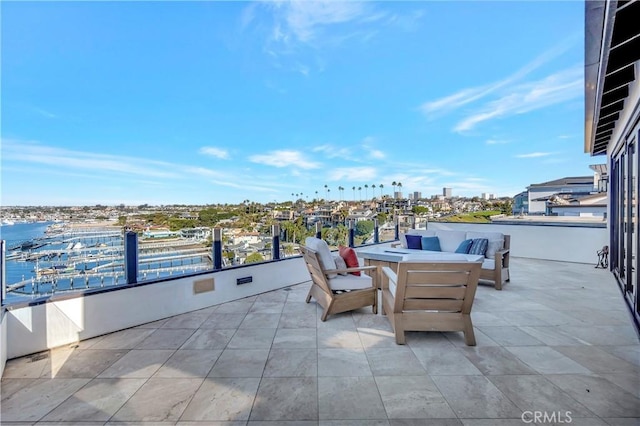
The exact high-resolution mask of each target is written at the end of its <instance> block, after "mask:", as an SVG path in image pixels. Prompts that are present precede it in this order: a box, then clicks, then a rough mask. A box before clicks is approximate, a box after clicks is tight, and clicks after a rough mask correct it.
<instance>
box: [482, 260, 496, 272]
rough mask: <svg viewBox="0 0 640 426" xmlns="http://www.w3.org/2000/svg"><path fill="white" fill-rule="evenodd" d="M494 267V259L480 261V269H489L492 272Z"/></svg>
mask: <svg viewBox="0 0 640 426" xmlns="http://www.w3.org/2000/svg"><path fill="white" fill-rule="evenodd" d="M495 267H496V260H495V259H485V260H483V261H482V269H491V270H493V268H495Z"/></svg>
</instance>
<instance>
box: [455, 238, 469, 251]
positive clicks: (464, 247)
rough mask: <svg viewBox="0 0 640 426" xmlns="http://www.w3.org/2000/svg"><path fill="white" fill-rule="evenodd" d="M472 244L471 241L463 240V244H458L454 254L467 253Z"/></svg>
mask: <svg viewBox="0 0 640 426" xmlns="http://www.w3.org/2000/svg"><path fill="white" fill-rule="evenodd" d="M472 242H473V240H464V241H463V242H461V243H460V245H459V246H458V248H457V249H456V251H455V252H456V253H464V254H467V253H469V249H470V248H471V243H472Z"/></svg>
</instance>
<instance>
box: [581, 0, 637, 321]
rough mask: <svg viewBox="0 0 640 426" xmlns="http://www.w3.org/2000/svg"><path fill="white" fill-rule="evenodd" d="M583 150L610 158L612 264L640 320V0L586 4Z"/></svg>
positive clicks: (609, 213) (607, 167) (608, 168)
mask: <svg viewBox="0 0 640 426" xmlns="http://www.w3.org/2000/svg"><path fill="white" fill-rule="evenodd" d="M585 5H586V6H585V25H586V27H585V132H584V135H585V141H584V150H585V152H587V153H589V154H591V155H592V156H602V157H606V169H605V170H607V171H608V173H606V175H607V179H602V178H601V179H600V180H605V181H608V193H609V203H608V204H609V206H608V217H609V221H608V227H609V236H610V238H609V258H610V262H609V265H608V266H609V268H610V270H611V271H612V273H613V275H614V276H615V278H616V280H617V282H618V284H619V286H620V289H621V291H622V293H623V295H624V298H625V301H626V303H627V305H628V306H629V308H630V310H631V312H632V313H633V316H634V319H635V320H636V324H638V323H640V292H639V291H638V269H640V256H639V253H638V247H639V246H640V223H639V221H638V215H639V214H640V205H639V197H638V194H640V179H639V177H638V169H640V164H639V163H640V153H639V152H638V151H639V148H638V143H639V140H640V82H639V81H638V72H640V25H638V16H640V2H638V1H610V0H607V1H597V2H592V1H587V2H585Z"/></svg>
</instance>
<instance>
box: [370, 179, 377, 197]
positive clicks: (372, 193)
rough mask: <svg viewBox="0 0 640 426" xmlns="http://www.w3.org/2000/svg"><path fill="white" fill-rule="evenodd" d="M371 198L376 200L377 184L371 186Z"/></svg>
mask: <svg viewBox="0 0 640 426" xmlns="http://www.w3.org/2000/svg"><path fill="white" fill-rule="evenodd" d="M371 196H372V197H373V198H376V184H375V183H374V184H373V185H371Z"/></svg>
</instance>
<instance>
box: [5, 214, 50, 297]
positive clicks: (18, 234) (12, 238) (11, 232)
mask: <svg viewBox="0 0 640 426" xmlns="http://www.w3.org/2000/svg"><path fill="white" fill-rule="evenodd" d="M52 223H53V222H35V223H16V224H14V225H2V226H0V240H4V241H5V250H6V253H7V254H9V253H11V252H10V251H9V248H10V247H12V246H14V245H15V244H18V243H22V242H23V241H27V240H32V239H34V238H39V237H42V236H44V235H45V231H46V230H47V227H48V226H49V225H51V224H52ZM33 265H34V264H33V262H18V261H15V260H8V261H7V262H6V263H5V268H6V270H5V282H6V284H7V285H11V284H13V283H16V282H18V281H21V280H22V279H27V278H30V277H31V276H33V275H34V271H33ZM23 277H24V278H23Z"/></svg>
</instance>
